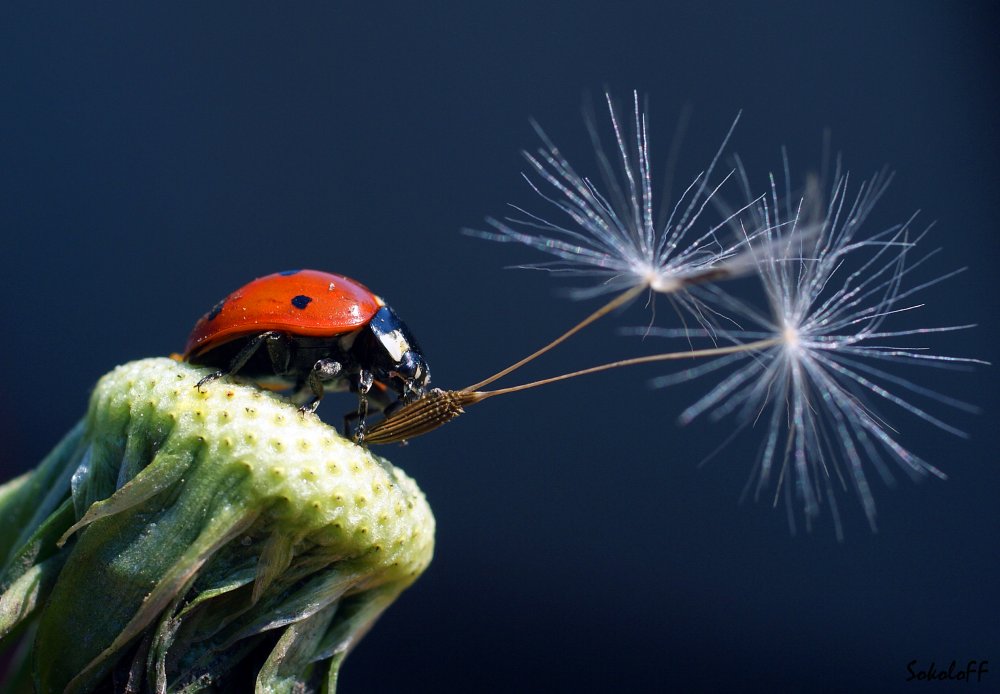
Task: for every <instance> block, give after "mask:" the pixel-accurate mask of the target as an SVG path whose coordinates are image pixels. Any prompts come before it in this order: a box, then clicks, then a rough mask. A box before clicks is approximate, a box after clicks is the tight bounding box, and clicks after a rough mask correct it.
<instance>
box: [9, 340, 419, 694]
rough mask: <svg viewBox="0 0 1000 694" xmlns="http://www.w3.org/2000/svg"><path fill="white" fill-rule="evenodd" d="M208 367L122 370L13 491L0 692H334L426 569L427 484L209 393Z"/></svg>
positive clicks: (251, 401)
mask: <svg viewBox="0 0 1000 694" xmlns="http://www.w3.org/2000/svg"><path fill="white" fill-rule="evenodd" d="M205 373H206V372H205V370H204V369H199V368H195V367H192V366H190V365H189V364H185V363H178V362H175V361H172V360H170V359H147V360H143V361H138V362H133V363H131V364H126V365H124V366H121V367H119V368H117V369H115V370H114V371H112V372H111V373H110V374H108V375H107V376H105V377H104V378H103V379H101V381H100V382H99V383H98V385H97V388H96V390H95V392H94V394H93V397H92V399H91V402H90V408H89V410H88V412H87V416H86V418H85V419H84V421H83V422H82V423H81V424H80V425H78V426H77V427H75V428H74V429H73V430H72V431H71V432H70V433H69V434H68V435H67V436H66V438H65V439H64V440H63V442H62V443H60V444H59V445H58V446H57V447H56V449H55V450H54V451H53V452H52V453H51V454H50V455H49V456H48V457H47V458H46V459H45V460H44V461H43V462H42V464H41V465H40V466H39V467H38V468H37V469H36V470H35V471H33V472H32V473H29V474H27V475H24V476H22V477H20V478H18V479H16V480H13V481H12V482H9V483H8V484H6V485H4V486H3V487H0V561H3V568H2V572H0V646H7V645H8V644H10V643H14V642H16V641H18V640H20V641H21V642H22V646H21V649H20V650H21V652H20V654H19V656H18V657H17V660H16V662H15V666H14V668H13V672H12V675H11V677H10V679H9V680H8V682H7V683H6V685H5V686H4V687H3V691H19V690H20V689H19V688H25V687H27V688H29V689H28V690H30V682H29V680H30V679H33V680H34V686H35V687H36V688H37V691H38V692H41V693H43V694H44V693H48V692H64V691H66V692H88V691H93V690H95V689H101V690H108V689H111V690H113V691H126V688H127V687H128V689H127V691H156V692H196V691H205V692H223V691H250V689H251V687H254V686H255V687H256V688H257V691H262V692H293V691H295V692H308V691H321V690H322V691H333V690H334V689H335V686H336V678H337V672H338V670H339V667H340V664H341V662H342V660H343V658H344V656H345V655H346V654H347V653H348V652H349V651H350V649H351V648H352V647H353V646H354V645H355V644H356V643H357V641H358V639H359V638H360V637H361V636H362V635H363V634H364V633H365V631H366V630H367V629H368V628H369V627H370V626H371V624H372V623H373V622H374V620H375V619H376V618H377V617H378V616H379V615H380V614H381V612H382V611H383V610H384V609H385V608H386V607H387V606H388V605H389V604H390V603H391V602H392V601H393V600H394V599H395V598H396V597H397V596H398V595H399V594H400V592H402V590H403V589H405V588H406V587H407V586H408V585H410V583H412V582H413V581H414V580H415V579H416V578H417V577H418V576H419V575H420V573H421V572H422V571H423V570H424V569H425V568H426V567H427V565H428V564H429V563H430V560H431V555H432V552H433V547H434V518H433V516H432V515H431V511H430V508H429V506H428V505H427V502H426V501H425V499H424V496H423V494H422V493H421V492H420V490H419V489H418V488H417V486H416V484H415V483H414V482H413V480H411V479H410V478H409V477H407V476H406V475H405V474H404V473H403V472H402V471H401V470H399V469H397V468H394V467H393V466H392V465H391V464H390V463H389V462H388V461H386V460H384V459H382V458H379V457H378V456H375V455H373V454H372V453H371V452H370V451H368V450H367V449H365V448H362V447H359V446H356V445H355V444H353V443H351V442H349V441H347V440H346V439H344V438H342V437H341V436H340V435H339V434H338V433H337V432H336V431H335V430H334V429H332V428H331V427H329V426H327V425H326V424H324V423H322V422H321V421H320V420H319V419H318V418H316V417H315V416H313V415H308V414H302V413H300V412H299V411H298V410H297V409H296V408H295V406H293V405H291V404H289V403H288V402H287V401H286V400H284V399H283V398H281V397H280V396H277V395H274V394H271V393H267V392H263V391H261V390H259V389H257V388H255V387H252V386H246V385H237V384H233V383H230V382H228V381H215V382H210V383H208V384H206V385H204V386H202V388H201V389H200V390H199V389H197V388H196V387H195V384H196V383H197V382H198V380H199V379H200V378H201V377H202V376H204V375H205ZM21 637H23V638H21ZM29 673H31V674H30V677H29ZM7 687H10V689H7Z"/></svg>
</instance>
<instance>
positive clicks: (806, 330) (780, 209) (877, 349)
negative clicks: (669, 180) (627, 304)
mask: <svg viewBox="0 0 1000 694" xmlns="http://www.w3.org/2000/svg"><path fill="white" fill-rule="evenodd" d="M740 172H741V179H742V180H743V182H744V187H746V188H748V187H749V186H748V185H747V184H746V175H745V174H744V173H743V171H742V167H740ZM888 183H889V177H887V176H885V175H877V176H875V177H874V178H872V179H871V180H869V181H867V182H865V183H864V184H862V185H861V186H860V188H859V189H858V191H857V192H856V193H854V194H850V193H849V186H848V176H847V175H840V174H839V172H838V173H837V175H836V176H835V183H834V186H833V189H832V192H831V194H830V200H829V202H828V204H827V205H826V206H825V207H823V206H821V204H820V200H819V198H820V194H819V189H818V187H817V186H816V185H815V184H813V185H811V186H810V187H809V188H807V190H806V193H805V195H804V196H803V197H802V198H801V199H800V201H799V203H798V204H797V205H796V206H795V207H794V208H792V207H790V203H791V201H790V199H789V198H788V197H787V196H786V197H785V199H784V200H781V199H779V195H778V192H777V186H776V184H775V182H774V178H773V177H772V179H771V188H770V195H769V196H768V197H766V198H762V199H759V200H758V201H756V203H755V204H754V205H753V207H752V208H751V209H750V211H749V212H750V217H751V222H750V226H751V227H754V226H756V225H759V228H762V229H765V231H766V234H767V236H768V242H767V243H766V244H764V245H763V246H760V247H759V248H756V249H751V252H753V253H754V254H755V264H756V267H757V271H758V273H759V275H760V277H761V280H762V283H763V287H764V291H765V293H766V296H767V301H768V304H769V311H767V312H762V311H759V310H757V309H756V308H754V307H753V306H752V305H750V304H749V303H747V302H745V301H741V300H738V299H736V298H734V297H733V296H732V295H729V294H724V293H722V292H718V291H716V289H715V288H713V287H712V286H710V285H709V286H706V287H704V288H702V291H704V292H707V293H708V294H711V295H713V296H714V298H715V299H716V300H717V301H718V302H719V303H720V305H722V306H724V307H726V308H727V309H728V310H729V311H731V312H732V313H733V314H734V315H739V316H740V317H741V320H746V321H749V323H750V324H751V327H755V328H757V330H723V329H719V330H716V331H712V332H709V331H705V330H702V331H678V330H662V329H656V328H654V329H652V330H649V329H645V328H644V329H642V331H641V332H642V334H650V333H652V334H658V335H661V336H664V337H684V338H685V339H690V338H691V337H693V336H699V335H700V336H702V337H711V338H712V339H714V340H721V341H725V342H731V343H734V344H741V343H745V342H747V341H750V340H756V341H758V342H757V344H758V345H759V344H760V342H759V341H760V340H766V339H768V338H771V339H772V340H774V342H773V343H772V344H770V345H769V346H767V347H766V348H764V349H759V348H758V349H755V350H753V351H752V352H740V351H734V352H733V353H730V354H727V355H726V356H723V357H720V358H718V359H716V360H713V361H710V362H706V363H702V364H700V365H698V366H696V367H694V368H692V369H688V370H686V371H684V372H681V373H679V374H675V375H673V376H666V377H662V378H660V379H657V380H656V382H655V385H658V386H666V385H670V384H671V383H675V382H678V381H682V380H689V379H691V378H695V377H698V376H701V375H704V374H706V373H708V372H711V371H717V370H728V375H726V376H725V377H724V378H723V379H722V380H721V382H719V383H718V384H717V385H716V386H715V387H713V388H712V389H711V390H710V391H709V392H708V393H707V394H705V395H704V396H702V397H701V398H700V399H699V400H698V401H697V402H695V403H693V404H692V405H691V406H689V407H688V408H687V409H686V410H685V411H684V412H683V413H682V415H681V421H682V422H687V421H690V420H692V419H694V418H696V417H700V416H702V415H708V416H710V417H713V418H722V417H725V416H727V415H730V414H735V415H737V416H738V417H739V418H740V421H741V422H742V426H744V427H745V426H751V425H754V424H755V423H756V422H758V421H759V422H762V423H763V425H764V426H765V439H764V443H763V447H762V450H761V453H760V457H759V460H758V465H757V469H756V471H755V478H756V484H753V482H752V480H751V483H748V488H747V489H748V491H749V489H750V487H751V486H753V488H754V489H753V494H754V496H755V497H759V496H760V495H762V494H764V493H765V491H767V490H771V493H772V494H773V499H774V501H775V503H776V502H777V500H778V499H779V498H780V497H781V496H784V498H785V499H786V502H787V503H788V508H789V517H790V520H791V522H792V527H793V529H794V511H793V507H794V506H796V505H799V504H800V505H801V507H802V512H803V514H804V518H805V522H806V525H807V528H808V527H811V524H812V522H813V521H814V520H815V518H816V517H817V516H818V515H819V513H820V510H821V507H822V505H823V504H824V503H827V504H828V505H829V506H830V509H831V511H832V514H833V517H834V523H835V529H836V532H837V535H838V537H840V536H841V535H842V529H841V522H840V518H839V514H838V510H837V507H836V498H835V495H834V490H835V488H836V487H838V486H839V487H844V488H847V487H851V488H853V489H854V491H855V492H856V493H857V494H858V496H859V497H860V499H861V503H862V506H863V508H864V511H865V514H866V516H867V518H868V522H869V523H870V525H871V526H872V528H873V529H874V528H875V503H874V500H873V496H872V492H871V488H870V485H869V482H868V478H867V472H868V471H869V470H871V469H874V470H876V471H877V472H878V474H879V475H880V476H881V477H882V478H883V479H884V480H886V481H887V482H891V481H892V479H893V474H892V469H893V467H897V468H902V469H903V470H904V471H905V472H906V473H907V474H908V475H910V476H911V477H914V478H920V477H925V476H928V475H933V476H936V477H940V478H944V477H945V475H944V474H943V473H942V472H941V471H940V470H938V469H937V468H936V467H934V466H933V465H931V464H930V463H928V462H926V461H924V460H923V459H921V458H920V457H918V456H917V455H915V454H914V453H912V452H911V451H909V450H908V449H907V448H906V447H905V446H904V445H903V444H902V443H900V441H899V434H898V433H897V431H896V430H895V429H894V428H893V426H892V425H891V424H890V415H895V414H898V413H899V412H905V413H908V414H909V415H913V416H915V417H917V418H919V419H922V420H923V421H925V422H927V423H929V424H931V425H933V426H935V427H937V428H939V429H942V430H944V431H947V432H949V433H951V434H956V435H959V436H961V435H962V432H961V431H959V430H958V429H955V428H954V427H952V426H951V425H949V424H947V423H945V422H944V421H942V420H941V419H938V418H937V417H936V416H934V415H932V414H930V413H929V412H928V411H926V410H925V409H924V408H923V407H922V406H920V405H917V404H915V403H914V402H913V401H911V400H915V399H916V398H917V397H918V396H919V397H921V398H924V399H927V400H932V401H936V402H938V403H941V404H945V405H948V406H951V407H955V408H959V409H964V410H967V411H968V410H971V411H974V410H975V408H973V407H971V406H969V405H966V404H964V403H961V402H958V401H956V400H954V399H951V398H948V397H946V396H943V395H939V394H937V393H935V392H934V391H932V390H930V389H928V388H925V387H924V386H921V385H919V384H918V383H915V382H913V381H910V380H909V379H908V378H905V377H903V376H900V375H898V374H897V373H893V372H892V369H893V367H894V366H898V365H900V364H919V365H924V366H936V367H958V366H962V365H966V366H967V365H970V364H983V363H985V362H982V361H980V360H977V359H969V358H962V357H952V356H943V355H936V354H931V353H929V352H928V351H927V350H926V349H925V348H924V347H921V346H917V345H913V344H911V343H910V342H909V341H908V340H909V339H912V338H913V337H915V336H918V335H927V334H930V333H939V332H949V331H956V330H965V329H968V328H971V327H973V326H971V325H952V326H945V327H935V328H913V327H909V328H908V327H905V326H903V327H898V328H897V327H889V324H890V322H893V321H895V320H896V319H898V318H900V317H902V314H904V313H906V312H909V311H911V310H913V309H916V308H919V304H912V303H911V298H912V297H913V296H914V295H915V294H917V293H918V292H921V291H923V290H926V289H928V288H930V287H932V286H934V285H936V284H937V283H939V282H941V281H943V280H945V279H947V278H949V277H951V276H953V275H955V274H957V272H960V271H956V272H952V273H948V274H945V275H942V276H938V277H936V278H934V279H931V280H929V281H924V282H920V283H916V284H913V285H912V286H907V282H906V281H907V280H909V279H910V277H911V276H912V273H913V271H914V270H916V269H917V268H918V267H919V266H920V265H922V264H923V263H924V262H925V261H926V260H927V258H929V257H930V256H931V255H933V254H934V252H933V251H932V252H930V253H927V254H925V255H923V256H921V257H918V258H914V256H915V254H916V250H915V249H916V247H917V244H918V242H919V241H921V240H922V238H923V236H924V233H926V232H924V233H920V234H916V235H914V233H913V231H912V229H911V223H912V219H911V220H909V221H907V222H906V223H904V224H900V225H897V226H894V227H892V228H889V229H886V230H884V231H882V232H881V233H877V234H874V235H872V236H868V237H867V238H865V237H862V236H860V235H859V230H860V228H861V226H862V224H863V222H864V221H865V219H866V217H868V215H869V213H870V211H871V209H872V207H873V206H874V204H875V203H876V201H877V200H878V199H879V197H880V196H881V195H882V193H883V192H884V191H885V188H886V186H887V185H888ZM806 226H809V227H811V231H810V232H809V233H801V229H802V228H803V227H806ZM776 229H785V230H786V231H787V232H788V233H785V234H784V235H783V236H780V237H779V236H778V235H777V234H776V232H775V230H776ZM761 249H764V250H766V252H764V253H760V252H758V251H760V250H761ZM632 332H639V331H638V329H637V330H635V331H632ZM734 367H738V368H734ZM894 410H895V411H894Z"/></svg>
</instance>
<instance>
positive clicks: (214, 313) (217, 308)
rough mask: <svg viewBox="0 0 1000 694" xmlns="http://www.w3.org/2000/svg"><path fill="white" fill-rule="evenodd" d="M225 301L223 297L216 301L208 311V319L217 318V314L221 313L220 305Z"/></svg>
mask: <svg viewBox="0 0 1000 694" xmlns="http://www.w3.org/2000/svg"><path fill="white" fill-rule="evenodd" d="M225 303H226V300H225V299H223V300H222V301H220V302H219V303H217V304H216V305H215V306H213V307H212V310H211V311H209V312H208V320H215V319H216V318H218V317H219V314H220V313H222V307H223V305H224V304H225Z"/></svg>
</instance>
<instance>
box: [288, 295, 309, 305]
mask: <svg viewBox="0 0 1000 694" xmlns="http://www.w3.org/2000/svg"><path fill="white" fill-rule="evenodd" d="M310 301H312V297H311V296H306V295H305V294H299V295H298V296H296V297H294V298H293V299H292V306H294V307H295V308H298V309H303V308H305V307H306V306H308V305H309V302H310Z"/></svg>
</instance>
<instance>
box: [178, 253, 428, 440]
mask: <svg viewBox="0 0 1000 694" xmlns="http://www.w3.org/2000/svg"><path fill="white" fill-rule="evenodd" d="M184 359H185V360H187V361H189V362H191V363H192V364H198V365H204V366H214V367H216V368H217V369H219V370H218V371H216V372H215V373H213V374H209V375H208V376H206V377H205V378H203V379H201V381H199V382H198V386H201V385H203V384H204V383H206V382H208V381H211V380H213V379H216V378H221V377H222V376H233V375H235V374H237V373H239V374H240V375H241V376H246V377H248V378H250V379H253V380H255V381H257V382H259V383H261V384H262V385H264V386H265V387H275V388H295V389H296V396H297V397H298V398H299V399H300V400H307V399H308V398H309V396H310V395H311V400H309V402H308V404H305V405H303V407H302V409H303V410H306V411H310V412H311V411H315V410H316V407H317V406H318V405H319V401H320V400H321V399H322V397H323V393H324V391H326V390H350V391H351V392H354V393H357V394H358V397H359V407H358V411H357V413H356V414H354V413H351V414H349V415H347V416H346V417H345V428H346V427H347V424H348V423H349V421H350V420H351V419H352V418H354V417H357V418H359V419H360V432H363V431H364V420H365V416H366V415H367V411H368V403H369V401H371V402H372V403H373V404H374V405H375V406H376V407H377V408H378V409H379V410H380V411H383V412H384V411H386V410H388V409H392V407H394V406H395V405H396V404H401V403H405V402H408V401H410V400H413V399H415V398H417V397H419V396H420V395H423V394H424V392H425V391H426V388H427V384H428V382H429V381H430V371H429V369H428V368H427V363H426V362H425V361H424V356H423V353H422V352H421V350H420V347H419V345H417V342H416V340H415V339H414V338H413V335H411V334H410V331H409V329H408V328H407V327H406V324H405V323H403V321H401V320H400V319H399V317H398V316H397V315H396V313H395V312H394V311H393V310H392V309H391V308H389V307H388V306H386V304H385V302H384V301H382V299H380V298H379V297H378V296H376V295H375V294H373V293H372V292H371V291H370V290H369V289H368V288H367V287H365V286H364V285H363V284H361V283H359V282H356V281H355V280H352V279H350V278H349V277H344V276H343V275H334V274H331V273H329V272H320V271H318V270H290V271H287V272H278V273H275V274H273V275H267V276H266V277H260V278H258V279H255V280H254V281H253V282H250V283H249V284H247V285H245V286H243V287H241V288H239V289H237V290H236V291H235V292H233V293H232V294H230V295H229V296H227V297H226V298H225V299H223V300H222V301H220V302H219V303H217V304H216V305H215V306H213V307H212V309H211V310H210V311H209V312H208V313H206V314H205V315H204V316H202V317H201V319H200V320H199V321H198V322H197V323H196V324H195V326H194V330H192V331H191V336H190V337H188V341H187V346H186V347H185V348H184Z"/></svg>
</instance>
